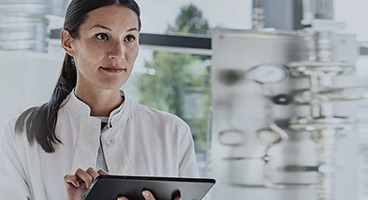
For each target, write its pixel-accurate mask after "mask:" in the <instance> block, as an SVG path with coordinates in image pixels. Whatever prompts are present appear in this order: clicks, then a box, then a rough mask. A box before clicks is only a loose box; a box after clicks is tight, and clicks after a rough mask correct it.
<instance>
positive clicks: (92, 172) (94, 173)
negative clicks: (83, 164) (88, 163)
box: [86, 167, 98, 180]
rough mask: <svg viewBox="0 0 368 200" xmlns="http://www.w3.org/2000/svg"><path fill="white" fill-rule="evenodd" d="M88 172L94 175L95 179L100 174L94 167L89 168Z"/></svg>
mask: <svg viewBox="0 0 368 200" xmlns="http://www.w3.org/2000/svg"><path fill="white" fill-rule="evenodd" d="M86 172H87V173H88V174H89V175H91V176H92V179H93V180H94V179H95V178H96V177H97V176H98V173H97V172H96V171H95V170H94V169H93V168H92V167H90V168H88V169H87V171H86Z"/></svg>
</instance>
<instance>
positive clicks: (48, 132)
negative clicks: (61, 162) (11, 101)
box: [15, 54, 77, 153]
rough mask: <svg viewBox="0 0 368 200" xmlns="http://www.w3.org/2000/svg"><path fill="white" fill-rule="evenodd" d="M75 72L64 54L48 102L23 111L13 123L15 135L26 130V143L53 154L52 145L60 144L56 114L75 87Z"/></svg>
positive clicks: (68, 57) (73, 66)
mask: <svg viewBox="0 0 368 200" xmlns="http://www.w3.org/2000/svg"><path fill="white" fill-rule="evenodd" d="M76 82H77V72H76V68H75V65H74V62H73V58H72V57H71V56H70V55H68V54H66V55H65V58H64V62H63V67H62V70H61V73H60V76H59V80H58V81H57V84H56V87H55V89H54V91H53V93H52V96H51V98H50V100H49V101H48V102H47V103H45V104H43V105H41V106H37V107H32V108H29V109H28V110H26V111H24V112H23V113H22V114H21V115H20V116H19V118H18V119H17V121H16V123H15V133H18V134H20V133H22V132H23V131H24V129H26V134H27V138H28V142H29V143H30V144H31V145H32V144H33V142H34V140H35V139H36V141H37V143H38V144H40V145H41V147H42V148H43V149H44V150H45V151H46V152H47V153H52V152H55V147H54V145H56V144H59V143H62V142H61V141H60V140H59V138H58V137H57V136H56V133H55V126H56V122H57V114H58V111H59V109H60V108H61V107H62V106H63V105H61V103H62V102H63V101H64V99H65V98H66V97H67V96H68V95H69V94H70V92H71V91H72V90H73V88H74V87H75V86H76Z"/></svg>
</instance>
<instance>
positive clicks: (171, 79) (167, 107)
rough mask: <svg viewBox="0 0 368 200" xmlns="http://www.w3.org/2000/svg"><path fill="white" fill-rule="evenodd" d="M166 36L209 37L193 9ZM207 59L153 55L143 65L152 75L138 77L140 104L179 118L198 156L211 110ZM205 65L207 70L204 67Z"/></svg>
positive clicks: (183, 11) (185, 9) (204, 23)
mask: <svg viewBox="0 0 368 200" xmlns="http://www.w3.org/2000/svg"><path fill="white" fill-rule="evenodd" d="M166 33H167V34H202V35H209V34H210V28H209V25H208V22H207V20H206V19H204V18H203V16H202V12H201V11H200V10H199V9H198V8H197V7H195V6H194V5H192V4H191V5H189V6H184V7H182V8H181V11H180V13H179V15H178V17H177V18H176V20H175V24H174V25H168V29H167V31H166ZM208 62H209V57H208V56H197V55H191V54H183V53H170V52H163V51H159V52H154V53H153V59H152V61H150V62H146V63H145V68H146V69H147V71H151V72H152V73H147V74H141V75H139V77H138V79H137V81H138V85H139V90H140V93H139V94H140V95H139V100H140V102H141V103H143V104H145V105H148V106H151V107H154V108H157V109H159V110H163V111H167V112H170V113H173V114H175V115H178V116H179V117H181V118H182V119H183V120H184V121H186V122H187V123H188V124H189V126H190V127H191V131H192V133H193V137H194V140H195V144H196V151H197V152H204V151H205V150H206V142H207V131H208V129H207V127H208V113H209V107H210V96H211V94H210V91H211V88H210V66H208V64H206V63H208ZM206 65H207V66H206Z"/></svg>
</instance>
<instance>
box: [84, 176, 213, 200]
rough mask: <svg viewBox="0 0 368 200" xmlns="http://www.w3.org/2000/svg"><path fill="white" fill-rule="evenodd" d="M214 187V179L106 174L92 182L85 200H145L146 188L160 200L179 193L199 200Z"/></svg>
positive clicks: (185, 197)
mask: <svg viewBox="0 0 368 200" xmlns="http://www.w3.org/2000/svg"><path fill="white" fill-rule="evenodd" d="M214 184H215V180H214V179H202V178H176V177H175V178H174V177H143V176H112V175H103V176H98V177H97V178H96V179H95V180H94V181H93V183H92V185H91V186H90V187H89V189H88V190H87V191H86V193H85V195H84V196H83V198H82V200H116V199H117V198H118V197H119V196H125V197H127V198H128V199H130V200H144V197H143V196H142V191H143V190H145V189H147V190H150V191H151V192H152V193H153V195H154V196H155V198H156V199H158V200H172V199H173V198H175V197H176V196H178V195H179V194H180V195H181V197H182V199H184V200H200V199H202V198H203V197H204V196H205V195H206V193H207V192H208V191H209V190H210V189H211V187H212V186H213V185H214Z"/></svg>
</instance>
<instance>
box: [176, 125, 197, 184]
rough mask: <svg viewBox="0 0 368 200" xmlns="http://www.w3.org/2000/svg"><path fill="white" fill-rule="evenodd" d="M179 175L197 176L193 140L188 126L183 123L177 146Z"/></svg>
mask: <svg viewBox="0 0 368 200" xmlns="http://www.w3.org/2000/svg"><path fill="white" fill-rule="evenodd" d="M179 149H180V150H179V154H180V155H179V156H180V157H179V158H180V160H179V176H180V177H199V171H198V164H197V159H196V154H195V151H194V142H193V138H192V134H191V132H190V128H189V126H188V125H187V124H185V128H184V129H183V132H182V138H181V142H180V147H179Z"/></svg>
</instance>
